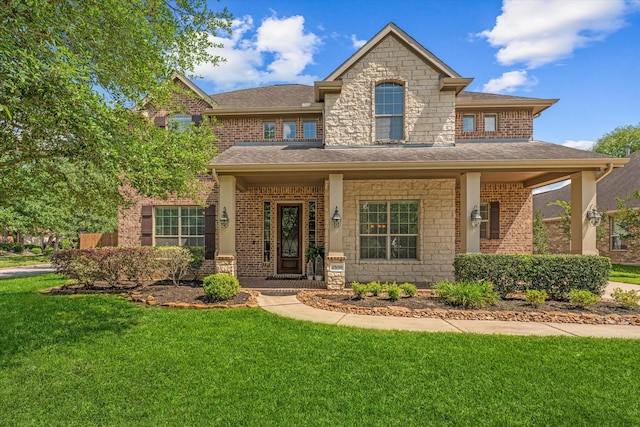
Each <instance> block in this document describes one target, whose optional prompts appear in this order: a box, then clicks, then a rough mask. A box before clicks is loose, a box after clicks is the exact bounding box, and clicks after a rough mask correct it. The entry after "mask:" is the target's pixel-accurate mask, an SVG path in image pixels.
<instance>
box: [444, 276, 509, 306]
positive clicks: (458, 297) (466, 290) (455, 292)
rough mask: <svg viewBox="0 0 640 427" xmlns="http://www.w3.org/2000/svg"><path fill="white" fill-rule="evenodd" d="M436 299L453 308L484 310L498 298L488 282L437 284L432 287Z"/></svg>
mask: <svg viewBox="0 0 640 427" xmlns="http://www.w3.org/2000/svg"><path fill="white" fill-rule="evenodd" d="M434 288H435V290H436V294H437V295H438V297H440V298H442V299H444V300H445V301H447V302H448V303H449V304H451V305H454V306H462V307H464V308H484V307H486V306H488V305H491V304H495V303H496V302H497V301H498V300H499V299H500V296H499V295H498V293H497V292H495V291H494V290H493V285H492V284H491V283H489V282H459V283H451V282H447V281H442V282H438V283H436V284H435V286H434Z"/></svg>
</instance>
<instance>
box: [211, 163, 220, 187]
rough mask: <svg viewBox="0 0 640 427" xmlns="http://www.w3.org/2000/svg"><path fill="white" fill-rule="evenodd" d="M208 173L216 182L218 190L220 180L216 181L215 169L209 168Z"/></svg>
mask: <svg viewBox="0 0 640 427" xmlns="http://www.w3.org/2000/svg"><path fill="white" fill-rule="evenodd" d="M209 173H210V174H211V177H212V178H213V180H214V181H215V182H216V184H217V185H218V188H219V187H220V180H219V179H218V174H217V173H216V169H215V168H211V169H210V170H209Z"/></svg>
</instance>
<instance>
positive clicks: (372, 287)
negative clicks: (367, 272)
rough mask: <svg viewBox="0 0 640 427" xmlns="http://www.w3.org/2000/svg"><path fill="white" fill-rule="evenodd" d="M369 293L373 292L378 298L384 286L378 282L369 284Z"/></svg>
mask: <svg viewBox="0 0 640 427" xmlns="http://www.w3.org/2000/svg"><path fill="white" fill-rule="evenodd" d="M367 291H368V292H371V295H373V296H374V297H377V296H378V295H379V294H380V292H382V284H381V283H380V282H378V281H373V282H369V283H368V284H367Z"/></svg>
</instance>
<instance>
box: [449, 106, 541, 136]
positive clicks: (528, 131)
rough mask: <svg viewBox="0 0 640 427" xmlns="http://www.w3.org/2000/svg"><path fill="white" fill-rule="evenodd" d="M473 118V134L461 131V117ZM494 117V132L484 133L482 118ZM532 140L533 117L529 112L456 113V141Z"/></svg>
mask: <svg viewBox="0 0 640 427" xmlns="http://www.w3.org/2000/svg"><path fill="white" fill-rule="evenodd" d="M467 115H472V116H474V117H475V124H476V129H475V131H474V132H463V131H462V117H463V116H467ZM485 115H495V116H496V131H495V132H485V130H484V116H485ZM514 138H523V139H531V138H533V116H532V113H531V110H513V111H511V110H510V111H484V112H482V111H456V139H514Z"/></svg>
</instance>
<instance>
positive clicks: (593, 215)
mask: <svg viewBox="0 0 640 427" xmlns="http://www.w3.org/2000/svg"><path fill="white" fill-rule="evenodd" d="M587 219H588V220H589V224H590V225H591V226H592V227H597V226H599V225H600V220H602V216H601V215H600V213H599V212H598V211H597V210H596V207H595V206H591V209H590V210H588V211H587Z"/></svg>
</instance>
